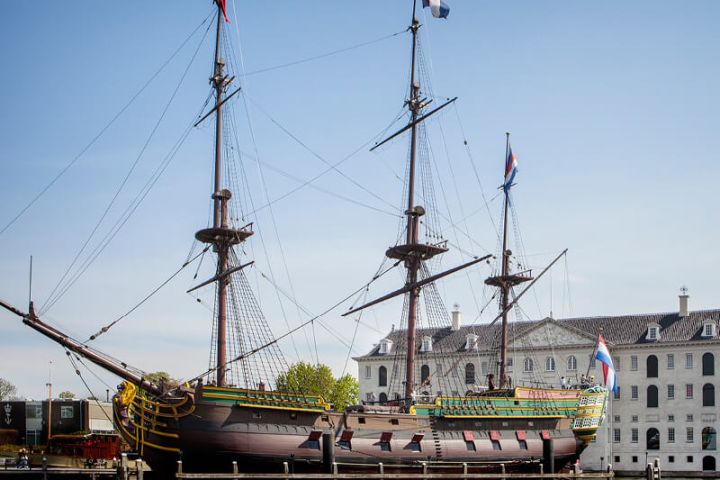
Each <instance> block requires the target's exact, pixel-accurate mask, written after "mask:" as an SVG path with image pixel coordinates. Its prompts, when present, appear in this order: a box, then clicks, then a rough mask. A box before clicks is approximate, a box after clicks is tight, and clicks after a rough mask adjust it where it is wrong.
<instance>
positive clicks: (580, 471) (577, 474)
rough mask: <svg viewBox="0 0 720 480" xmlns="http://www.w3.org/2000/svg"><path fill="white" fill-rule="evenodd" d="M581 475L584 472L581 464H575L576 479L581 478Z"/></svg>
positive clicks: (574, 473)
mask: <svg viewBox="0 0 720 480" xmlns="http://www.w3.org/2000/svg"><path fill="white" fill-rule="evenodd" d="M581 473H582V470H580V464H579V463H577V462H576V463H575V464H573V475H575V478H577V477H579V476H580V474H581Z"/></svg>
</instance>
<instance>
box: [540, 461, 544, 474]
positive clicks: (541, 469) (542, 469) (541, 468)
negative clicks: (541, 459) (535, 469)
mask: <svg viewBox="0 0 720 480" xmlns="http://www.w3.org/2000/svg"><path fill="white" fill-rule="evenodd" d="M543 467H544V465H543V464H542V463H541V464H540V476H541V477H542V476H544V475H545V469H544V468H543Z"/></svg>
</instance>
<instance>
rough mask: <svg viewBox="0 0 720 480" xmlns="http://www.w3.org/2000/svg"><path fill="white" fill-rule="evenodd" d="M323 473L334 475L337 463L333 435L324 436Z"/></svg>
mask: <svg viewBox="0 0 720 480" xmlns="http://www.w3.org/2000/svg"><path fill="white" fill-rule="evenodd" d="M322 454H323V473H332V468H333V467H332V464H333V463H335V438H334V436H333V434H332V433H323V434H322Z"/></svg>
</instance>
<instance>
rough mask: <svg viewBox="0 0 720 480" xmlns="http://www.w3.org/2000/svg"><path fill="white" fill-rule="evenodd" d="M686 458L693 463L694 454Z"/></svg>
mask: <svg viewBox="0 0 720 480" xmlns="http://www.w3.org/2000/svg"><path fill="white" fill-rule="evenodd" d="M686 460H687V462H688V463H693V456H692V455H688V456H687V458H686Z"/></svg>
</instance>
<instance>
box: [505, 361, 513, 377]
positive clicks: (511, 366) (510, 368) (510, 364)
mask: <svg viewBox="0 0 720 480" xmlns="http://www.w3.org/2000/svg"><path fill="white" fill-rule="evenodd" d="M512 368H513V359H512V358H508V359H507V369H506V370H505V371H506V372H507V373H512Z"/></svg>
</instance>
